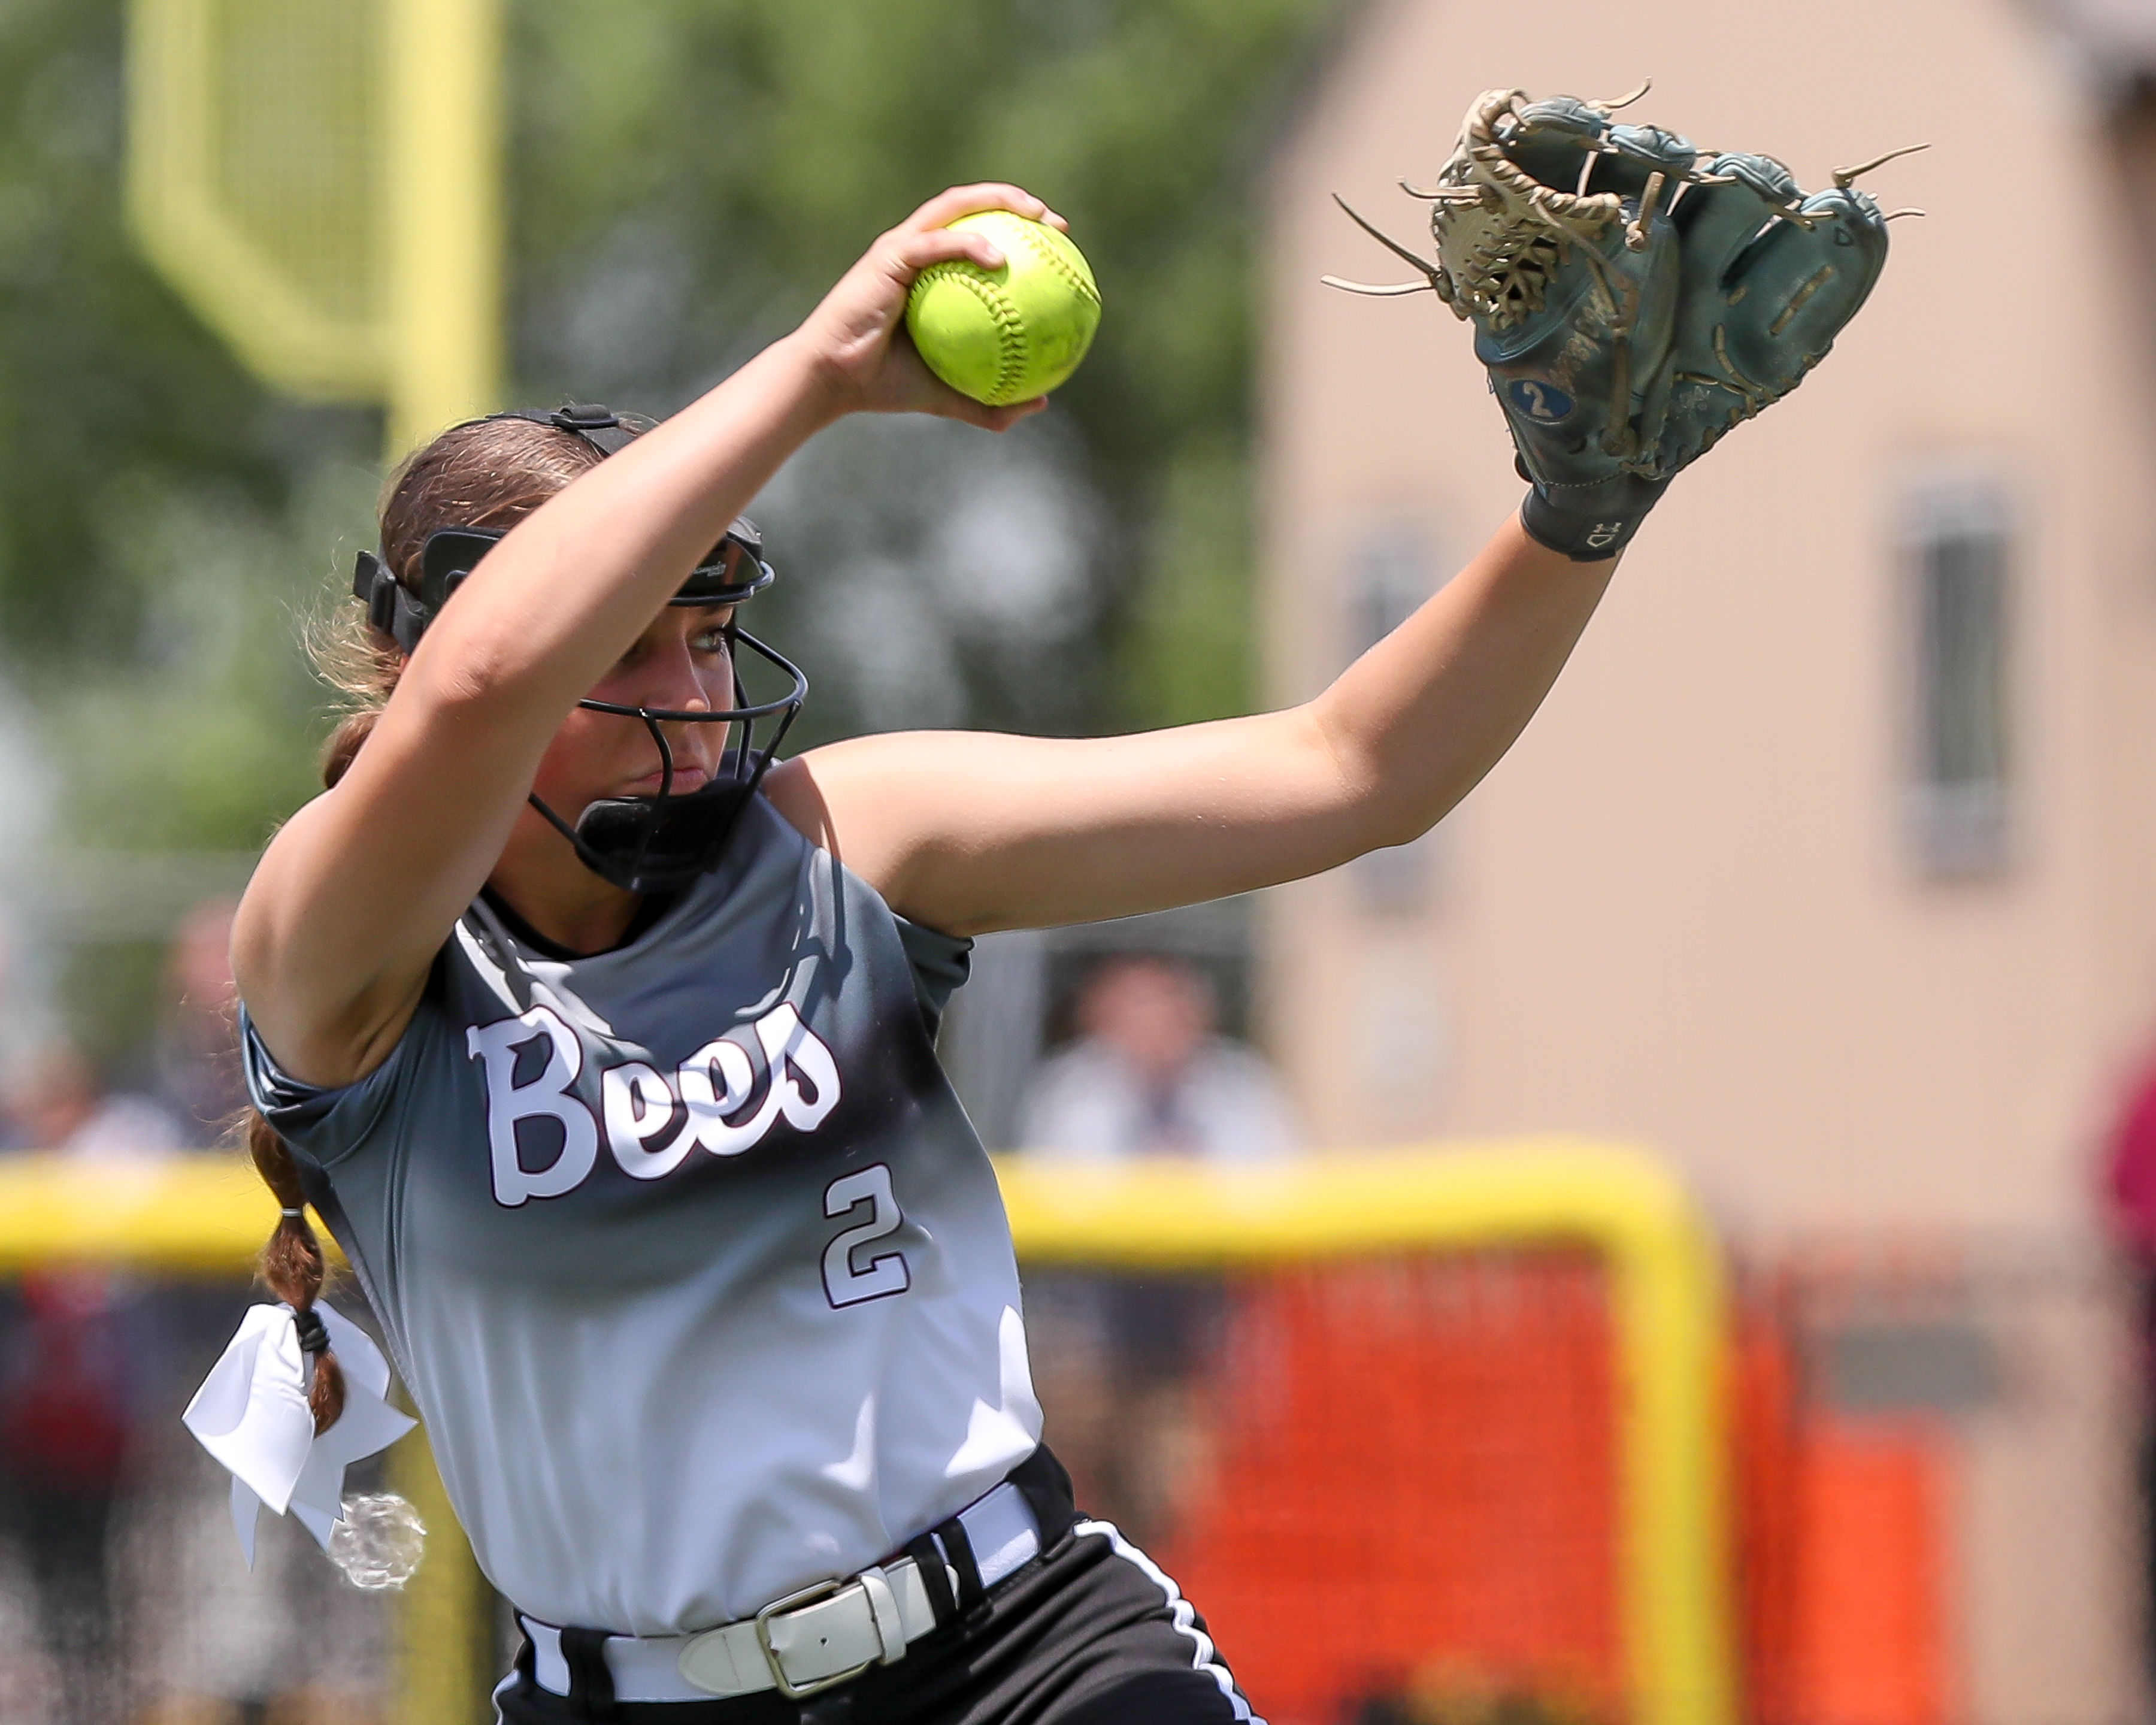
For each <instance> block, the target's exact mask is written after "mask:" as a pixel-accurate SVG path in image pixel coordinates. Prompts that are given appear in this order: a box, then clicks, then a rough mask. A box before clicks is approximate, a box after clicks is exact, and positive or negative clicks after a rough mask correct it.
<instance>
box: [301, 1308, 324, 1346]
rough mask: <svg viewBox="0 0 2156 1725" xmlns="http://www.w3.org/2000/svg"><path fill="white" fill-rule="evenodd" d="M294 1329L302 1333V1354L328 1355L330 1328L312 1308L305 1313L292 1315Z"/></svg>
mask: <svg viewBox="0 0 2156 1725" xmlns="http://www.w3.org/2000/svg"><path fill="white" fill-rule="evenodd" d="M292 1327H293V1328H294V1329H295V1330H297V1331H298V1332H300V1353H328V1352H329V1350H330V1332H329V1327H328V1326H327V1325H326V1324H325V1323H323V1322H322V1315H321V1313H320V1312H316V1310H314V1308H313V1307H309V1308H308V1309H307V1310H306V1311H305V1312H294V1313H293V1314H292Z"/></svg>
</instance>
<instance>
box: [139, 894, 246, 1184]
mask: <svg viewBox="0 0 2156 1725" xmlns="http://www.w3.org/2000/svg"><path fill="white" fill-rule="evenodd" d="M238 908H239V901H238V900H236V899H231V898H212V899H205V900H203V902H202V903H200V904H198V905H197V906H195V907H194V908H193V910H191V911H188V912H187V915H186V916H185V917H183V918H182V920H181V922H180V927H179V930H178V932H177V933H176V934H175V935H174V936H173V937H172V952H171V954H170V956H169V957H167V961H166V965H165V977H166V982H167V988H168V989H169V991H170V999H169V1004H168V1006H167V1011H166V1014H165V1019H164V1021H163V1023H162V1024H161V1025H160V1026H159V1027H158V1032H157V1091H158V1095H159V1096H160V1098H161V1099H162V1101H163V1102H164V1103H165V1105H166V1106H167V1107H168V1108H170V1109H171V1110H172V1113H173V1115H174V1116H175V1117H176V1118H177V1121H178V1122H179V1126H180V1128H181V1130H182V1132H184V1133H185V1134H186V1136H187V1142H189V1143H192V1144H196V1145H210V1144H215V1143H218V1142H222V1141H223V1139H224V1137H225V1136H226V1134H227V1132H228V1131H229V1130H230V1128H231V1126H232V1122H233V1121H234V1118H235V1117H237V1116H238V1115H239V1111H240V1109H241V1108H242V1107H243V1106H244V1105H245V1103H246V1101H247V1087H246V1084H245V1081H244V1079H243V1078H242V1076H241V1074H240V1066H239V990H238V989H237V988H236V987H235V986H234V983H233V980H232V917H233V912H234V911H236V910H237V909H238Z"/></svg>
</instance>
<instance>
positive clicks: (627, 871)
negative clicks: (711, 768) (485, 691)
mask: <svg viewBox="0 0 2156 1725" xmlns="http://www.w3.org/2000/svg"><path fill="white" fill-rule="evenodd" d="M494 417H495V418H516V419H529V420H532V421H534V422H536V423H537V424H542V425H547V424H551V425H553V426H555V427H557V428H558V429H561V430H563V431H568V432H572V433H574V434H577V436H579V437H582V438H583V439H585V441H586V442H588V443H589V444H592V445H593V447H595V448H596V449H598V451H599V452H600V454H604V455H610V454H613V453H614V452H615V450H617V449H620V448H622V447H623V446H624V444H627V443H628V442H629V439H631V438H632V437H634V435H635V434H634V432H631V431H630V430H629V429H628V428H627V427H625V426H624V425H623V424H621V421H620V419H619V418H618V417H617V416H616V415H615V414H613V413H611V412H610V411H608V409H607V408H601V407H575V408H561V409H559V410H558V411H557V412H555V413H526V412H519V413H500V414H496V415H495V416H494ZM502 537H503V535H502V534H500V533H499V532H495V531H490V530H488V529H485V528H478V527H442V528H439V529H437V530H436V531H434V532H432V533H430V534H429V535H428V536H427V542H426V544H425V546H424V547H423V548H422V550H421V552H420V554H419V579H418V593H417V595H416V596H415V595H414V594H413V593H412V592H411V591H410V590H409V589H408V588H404V587H403V586H402V585H401V584H400V583H398V580H397V578H395V577H394V576H393V575H392V574H391V573H390V572H389V570H388V567H387V566H386V565H385V564H384V563H383V562H382V560H381V558H380V557H377V556H376V555H375V554H374V553H372V552H364V551H363V552H361V553H360V554H359V567H358V568H357V570H356V571H355V572H354V574H353V578H352V591H353V593H356V594H357V596H358V597H359V598H362V599H363V600H365V601H366V603H367V621H368V622H369V623H370V624H372V625H373V626H374V627H375V628H376V629H380V630H382V632H383V633H384V634H388V635H389V636H390V637H391V638H392V639H394V640H395V641H396V643H397V644H398V646H400V647H402V648H403V649H404V650H405V651H406V652H407V653H409V652H410V651H412V650H413V648H415V647H417V646H418V644H419V638H420V637H421V636H422V635H423V634H425V632H426V629H427V626H428V624H430V623H432V622H433V621H434V619H435V618H436V617H437V616H439V614H440V613H441V608H442V607H443V606H444V605H445V604H447V603H449V599H450V598H451V596H452V595H454V593H455V592H456V590H457V588H459V586H460V585H461V584H462V583H463V582H464V580H465V577H467V576H468V575H470V573H471V572H472V570H473V569H474V568H475V567H477V566H478V564H479V562H480V559H481V558H483V557H485V555H486V553H487V552H489V551H490V550H492V549H493V548H494V547H495V545H496V544H497V543H499V542H500V540H501V538H502ZM762 553H763V540H762V535H761V534H759V533H758V532H757V529H756V526H755V524H754V523H753V522H752V521H749V520H748V519H747V517H746V516H743V517H742V518H741V519H740V520H737V521H735V522H734V524H733V525H732V526H731V527H729V528H727V529H726V536H725V537H724V538H722V539H721V540H720V542H718V544H716V546H714V547H712V548H711V553H710V554H709V555H708V556H706V557H704V558H703V559H702V560H701V562H699V563H698V564H697V566H696V568H695V569H694V570H692V571H691V572H690V576H689V578H688V579H687V580H686V581H685V582H684V583H682V584H681V587H680V590H679V591H678V592H677V593H675V595H674V597H673V598H671V599H670V600H668V601H667V603H669V604H670V605H695V606H701V607H706V608H708V607H711V606H715V605H737V604H739V603H742V601H743V600H745V599H747V598H752V597H753V596H754V595H756V594H757V593H762V591H763V590H764V589H765V588H767V587H769V586H770V585H771V583H772V581H773V572H772V569H771V566H770V565H769V564H768V563H766V562H764V561H763V555H762ZM726 644H727V646H728V648H729V649H731V651H730V654H729V657H730V659H737V655H738V654H739V652H740V649H742V648H743V647H746V648H747V649H749V650H750V651H751V652H752V653H754V654H756V655H757V656H758V657H760V658H761V659H762V660H764V661H765V662H766V663H767V664H768V665H771V666H773V668H774V669H775V670H778V672H779V673H780V674H781V675H783V676H784V677H785V678H786V680H787V681H788V690H787V692H786V693H785V694H783V695H782V696H778V698H776V699H775V700H771V701H757V702H752V701H749V699H748V697H747V692H746V691H744V690H743V688H742V680H741V673H740V670H739V668H738V665H736V666H735V668H734V671H733V685H734V694H733V701H734V704H733V705H732V706H730V707H726V708H723V709H721V710H720V711H715V712H677V711H668V710H666V709H664V708H659V707H643V706H623V705H621V704H619V703H618V702H615V701H591V700H585V701H578V702H577V706H581V707H586V708H588V709H589V710H590V711H593V712H597V713H610V714H613V715H614V716H618V717H621V718H629V719H637V720H640V721H642V722H643V724H644V728H645V729H646V730H647V731H649V732H650V733H651V740H652V741H653V742H654V743H656V744H657V745H658V746H659V762H660V781H659V791H658V794H657V795H655V796H651V797H603V798H600V799H599V800H598V802H595V803H593V804H591V806H590V807H589V808H588V809H585V810H584V812H583V814H581V815H579V816H578V817H577V823H576V824H575V825H574V826H571V825H570V824H569V823H568V822H567V821H565V820H563V819H562V817H561V816H560V815H558V814H556V813H555V812H554V811H553V810H552V809H549V808H548V807H547V805H546V803H543V802H542V801H541V800H540V799H539V798H538V796H537V795H536V793H535V794H534V795H533V796H532V798H531V806H532V807H533V808H534V809H537V810H538V811H539V813H540V814H542V815H544V816H545V817H546V818H547V820H548V821H549V822H550V823H551V824H552V825H553V827H554V828H555V829H556V830H557V832H559V833H560V834H562V837H564V838H565V839H567V840H568V841H569V843H570V844H571V845H573V846H574V847H575V848H576V853H577V860H579V861H581V862H582V863H583V865H584V866H585V867H586V868H588V869H589V870H591V871H592V872H593V874H595V875H598V876H599V877H600V878H601V879H602V880H608V881H611V882H612V883H613V885H614V886H619V887H622V888H624V889H625V890H626V891H630V892H643V893H650V892H671V891H677V890H679V889H680V888H681V887H683V886H687V885H688V884H689V882H690V881H691V880H695V879H696V876H697V875H702V874H707V873H709V872H710V871H711V870H712V869H714V868H716V867H717V866H718V864H719V860H720V855H721V853H722V852H723V851H724V850H725V849H726V840H727V839H728V837H729V836H731V834H732V831H733V828H734V823H735V822H736V821H737V819H740V816H741V812H742V809H744V808H745V807H746V806H747V803H748V800H749V798H751V797H752V796H753V795H755V794H756V790H757V786H758V785H759V784H761V783H762V782H763V775H764V773H766V772H767V770H769V768H770V766H771V763H772V761H773V758H774V757H776V755H777V753H778V746H779V744H780V743H781V742H783V741H784V740H785V737H786V733H787V732H788V730H789V729H790V728H791V727H792V726H793V719H794V716H795V715H796V714H797V713H798V712H799V711H801V704H802V702H803V701H804V700H806V699H807V698H808V678H807V677H805V676H804V675H802V673H801V671H800V670H799V669H798V667H797V666H795V665H793V664H792V663H790V662H789V661H788V660H785V659H783V658H782V657H781V656H780V655H778V654H777V653H775V652H773V650H772V649H770V648H769V647H767V646H766V645H765V644H763V643H762V641H759V640H757V639H756V637H755V636H753V635H752V634H747V633H745V632H743V631H742V629H739V628H737V626H736V625H735V624H732V623H731V622H730V623H728V624H727V625H726ZM667 725H726V726H740V727H741V729H740V732H739V733H738V734H737V735H732V734H730V735H729V737H728V741H727V744H726V748H725V750H724V752H723V753H722V754H721V757H720V762H719V766H718V768H717V769H716V771H715V772H714V773H712V775H711V778H710V779H708V780H707V781H706V783H703V784H702V785H701V786H699V787H698V788H696V789H695V790H693V791H691V792H690V793H688V794H687V795H685V796H675V794H674V770H675V769H674V751H673V749H672V747H670V745H669V744H668V742H667V741H666V733H665V730H664V729H663V728H662V727H663V726H667ZM759 727H762V731H763V736H762V741H761V742H759V741H758V738H757V732H758V729H759Z"/></svg>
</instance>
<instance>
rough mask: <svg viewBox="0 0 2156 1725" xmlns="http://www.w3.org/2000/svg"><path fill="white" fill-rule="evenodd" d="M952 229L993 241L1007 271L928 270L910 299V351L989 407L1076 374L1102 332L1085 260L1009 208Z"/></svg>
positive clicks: (958, 266)
mask: <svg viewBox="0 0 2156 1725" xmlns="http://www.w3.org/2000/svg"><path fill="white" fill-rule="evenodd" d="M951 225H952V227H954V228H980V229H981V230H983V232H984V233H986V234H988V237H989V238H990V239H993V241H995V243H996V244H997V245H998V247H999V248H1000V249H1002V251H1003V254H1004V267H1003V268H1002V269H1000V270H983V269H982V268H981V267H980V265H978V264H971V263H967V262H964V261H962V260H960V261H953V262H951V263H947V264H930V265H929V266H928V268H927V269H926V270H922V271H921V274H920V275H919V276H917V277H916V279H915V280H914V284H913V290H912V292H911V293H910V294H908V295H906V329H907V330H908V331H910V332H911V335H912V336H913V345H914V346H915V347H917V348H919V349H920V350H921V358H922V359H923V360H925V361H926V362H927V365H928V369H929V370H930V371H932V372H935V373H936V375H937V377H941V378H942V380H943V381H944V382H946V383H948V384H949V385H950V386H951V387H952V388H953V389H955V390H957V392H958V393H960V394H961V395H970V396H971V397H973V399H974V400H975V401H978V402H985V403H987V404H988V406H990V407H992V408H999V407H1003V406H1004V405H1006V404H1007V403H1011V402H1016V401H1031V400H1032V399H1033V398H1034V397H1035V396H1036V395H1045V394H1046V393H1048V392H1049V391H1050V390H1051V389H1053V388H1055V387H1056V386H1057V385H1058V384H1060V383H1061V382H1063V381H1064V380H1065V378H1067V377H1070V374H1071V373H1072V372H1075V371H1076V370H1077V369H1078V362H1079V361H1081V359H1083V358H1085V357H1086V349H1087V348H1088V347H1091V346H1092V344H1093V331H1095V330H1096V329H1098V328H1099V327H1100V325H1101V290H1100V289H1099V288H1098V287H1097V286H1096V285H1095V284H1094V281H1093V271H1092V268H1091V265H1089V264H1087V263H1086V256H1085V254H1084V253H1082V252H1081V251H1080V250H1079V249H1078V248H1077V247H1076V246H1075V245H1073V244H1071V243H1070V238H1069V236H1067V235H1066V234H1062V233H1060V231H1058V230H1057V229H1055V228H1051V227H1050V226H1049V225H1048V224H1047V223H1045V222H1030V221H1028V220H1027V219H1026V218H1024V216H1017V215H1013V214H1012V213H1010V212H1009V211H1008V210H999V209H991V210H983V211H981V212H980V213H978V214H976V215H970V216H961V217H960V218H958V219H957V221H955V222H953V223H952V224H951Z"/></svg>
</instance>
